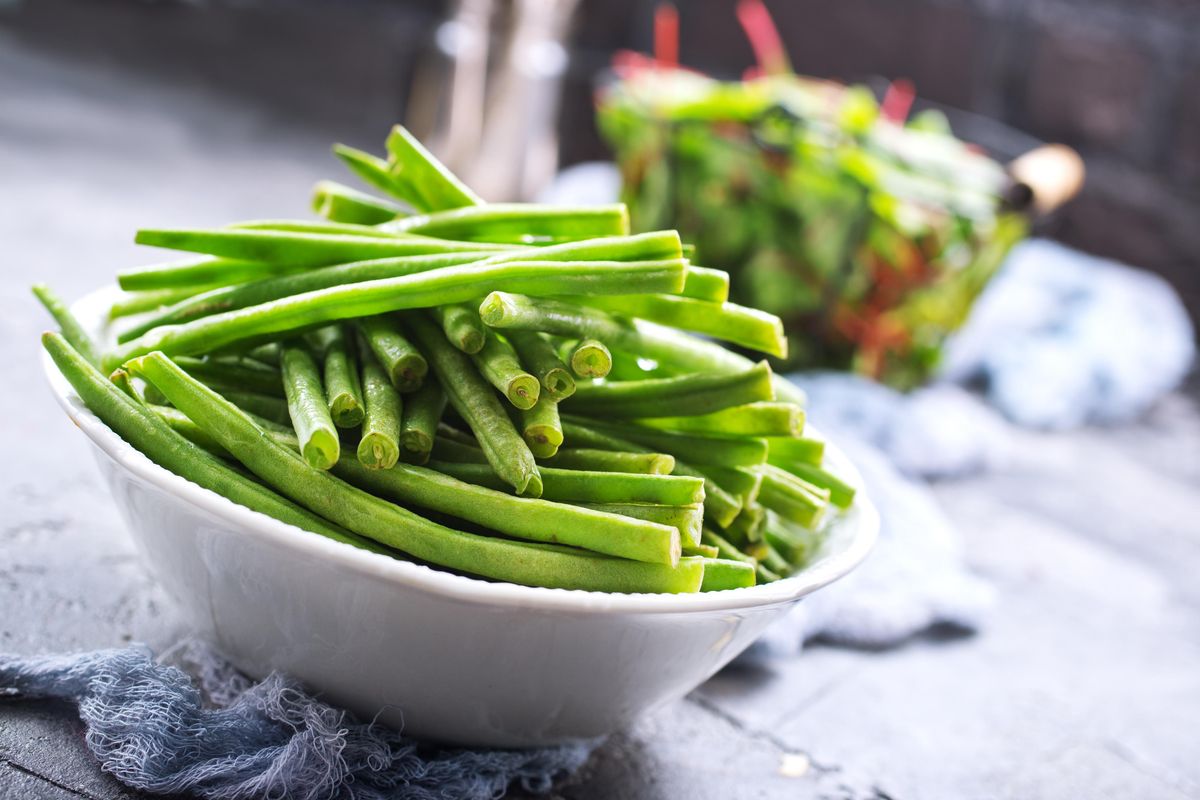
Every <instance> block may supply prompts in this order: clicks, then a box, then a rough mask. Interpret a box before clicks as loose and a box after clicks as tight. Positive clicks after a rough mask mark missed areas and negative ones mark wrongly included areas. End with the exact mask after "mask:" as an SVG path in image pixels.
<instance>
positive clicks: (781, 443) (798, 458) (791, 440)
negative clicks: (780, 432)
mask: <svg viewBox="0 0 1200 800" xmlns="http://www.w3.org/2000/svg"><path fill="white" fill-rule="evenodd" d="M767 448H768V452H767V461H768V462H770V463H772V464H774V465H775V466H777V467H783V468H784V469H790V468H791V467H792V465H794V464H812V465H814V466H820V465H821V461H822V459H824V457H825V442H823V441H821V440H820V439H813V438H811V437H800V436H797V437H786V438H785V437H781V436H772V437H769V438H768V439H767Z"/></svg>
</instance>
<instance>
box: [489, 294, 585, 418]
mask: <svg viewBox="0 0 1200 800" xmlns="http://www.w3.org/2000/svg"><path fill="white" fill-rule="evenodd" d="M475 319H479V314H478V313H476V314H475ZM506 338H507V339H508V341H509V342H510V343H511V344H512V346H513V347H514V348H515V349H516V351H517V355H518V356H519V357H520V359H521V363H522V364H524V365H525V368H526V369H528V370H529V371H530V372H532V373H533V374H534V375H536V376H537V379H538V380H539V381H541V384H542V388H543V389H545V390H546V394H547V395H548V396H549V398H550V399H551V400H554V401H559V400H562V399H564V398H567V397H570V396H571V395H573V394H575V379H574V378H572V377H571V373H570V372H568V371H567V365H566V364H564V363H563V362H562V359H560V358H559V357H558V354H557V353H556V352H554V345H552V344H551V343H550V341H549V340H548V339H546V338H545V337H544V336H542V335H541V334H540V333H537V332H535V331H509V332H508V336H507V337H506Z"/></svg>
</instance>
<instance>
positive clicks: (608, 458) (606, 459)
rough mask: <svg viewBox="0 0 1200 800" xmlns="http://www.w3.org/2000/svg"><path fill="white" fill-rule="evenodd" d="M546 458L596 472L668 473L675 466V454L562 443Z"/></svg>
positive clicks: (555, 462)
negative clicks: (568, 445) (555, 451)
mask: <svg viewBox="0 0 1200 800" xmlns="http://www.w3.org/2000/svg"><path fill="white" fill-rule="evenodd" d="M548 461H549V463H550V464H551V465H552V466H555V467H559V468H561V469H586V470H592V471H595V472H629V473H640V474H643V475H670V474H671V471H672V470H673V469H675V458H674V457H673V456H670V455H667V454H666V453H636V452H634V453H623V452H618V451H614V450H592V449H589V448H586V447H564V448H562V449H560V450H559V451H558V453H557V454H556V455H555V456H554V457H553V458H551V459H549V460H548Z"/></svg>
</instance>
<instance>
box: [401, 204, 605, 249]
mask: <svg viewBox="0 0 1200 800" xmlns="http://www.w3.org/2000/svg"><path fill="white" fill-rule="evenodd" d="M380 227H381V229H382V230H386V231H390V232H394V233H420V234H422V235H424V236H437V237H440V238H444V239H457V240H466V241H483V242H529V241H538V240H550V241H564V240H565V241H577V240H586V239H598V238H601V237H606V236H625V235H627V234H628V233H629V213H628V212H627V211H626V210H625V206H624V205H621V204H619V203H618V204H616V205H610V206H582V207H578V208H565V207H562V206H538V205H532V204H529V203H488V204H487V205H477V206H474V207H471V208H458V209H455V210H453V211H442V212H439V213H436V214H426V215H423V216H412V217H405V218H403V219H398V220H395V221H394V222H386V223H384V224H383V225H382V226H380Z"/></svg>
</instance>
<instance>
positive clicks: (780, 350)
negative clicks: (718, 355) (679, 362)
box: [580, 284, 787, 358]
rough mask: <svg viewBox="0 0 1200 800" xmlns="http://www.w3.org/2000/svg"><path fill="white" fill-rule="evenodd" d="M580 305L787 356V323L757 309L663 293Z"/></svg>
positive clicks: (593, 299) (592, 299) (595, 299)
mask: <svg viewBox="0 0 1200 800" xmlns="http://www.w3.org/2000/svg"><path fill="white" fill-rule="evenodd" d="M686 286H687V284H684V287H685V289H686ZM580 302H582V303H584V304H585V305H589V306H593V307H595V308H601V309H604V310H606V311H610V312H613V313H616V314H623V315H625V316H627V317H640V318H641V319H647V320H651V321H653V322H658V323H660V324H663V325H670V326H671V327H673V328H679V329H681V330H685V331H692V332H694V333H702V334H704V335H706V336H711V337H713V338H715V339H722V340H724V341H727V342H733V343H734V344H738V345H741V346H743V347H749V348H751V349H754V350H761V351H762V352H764V353H769V354H770V355H773V356H778V357H779V358H786V357H787V337H785V336H784V335H783V321H782V320H780V319H779V317H777V316H775V315H774V314H768V313H767V312H765V311H759V310H758V309H756V308H748V307H746V306H739V305H737V304H735V303H709V302H706V301H704V300H696V299H693V298H690V297H676V296H674V295H661V294H660V295H652V294H639V295H621V296H614V297H587V298H582V299H581V301H580Z"/></svg>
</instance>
